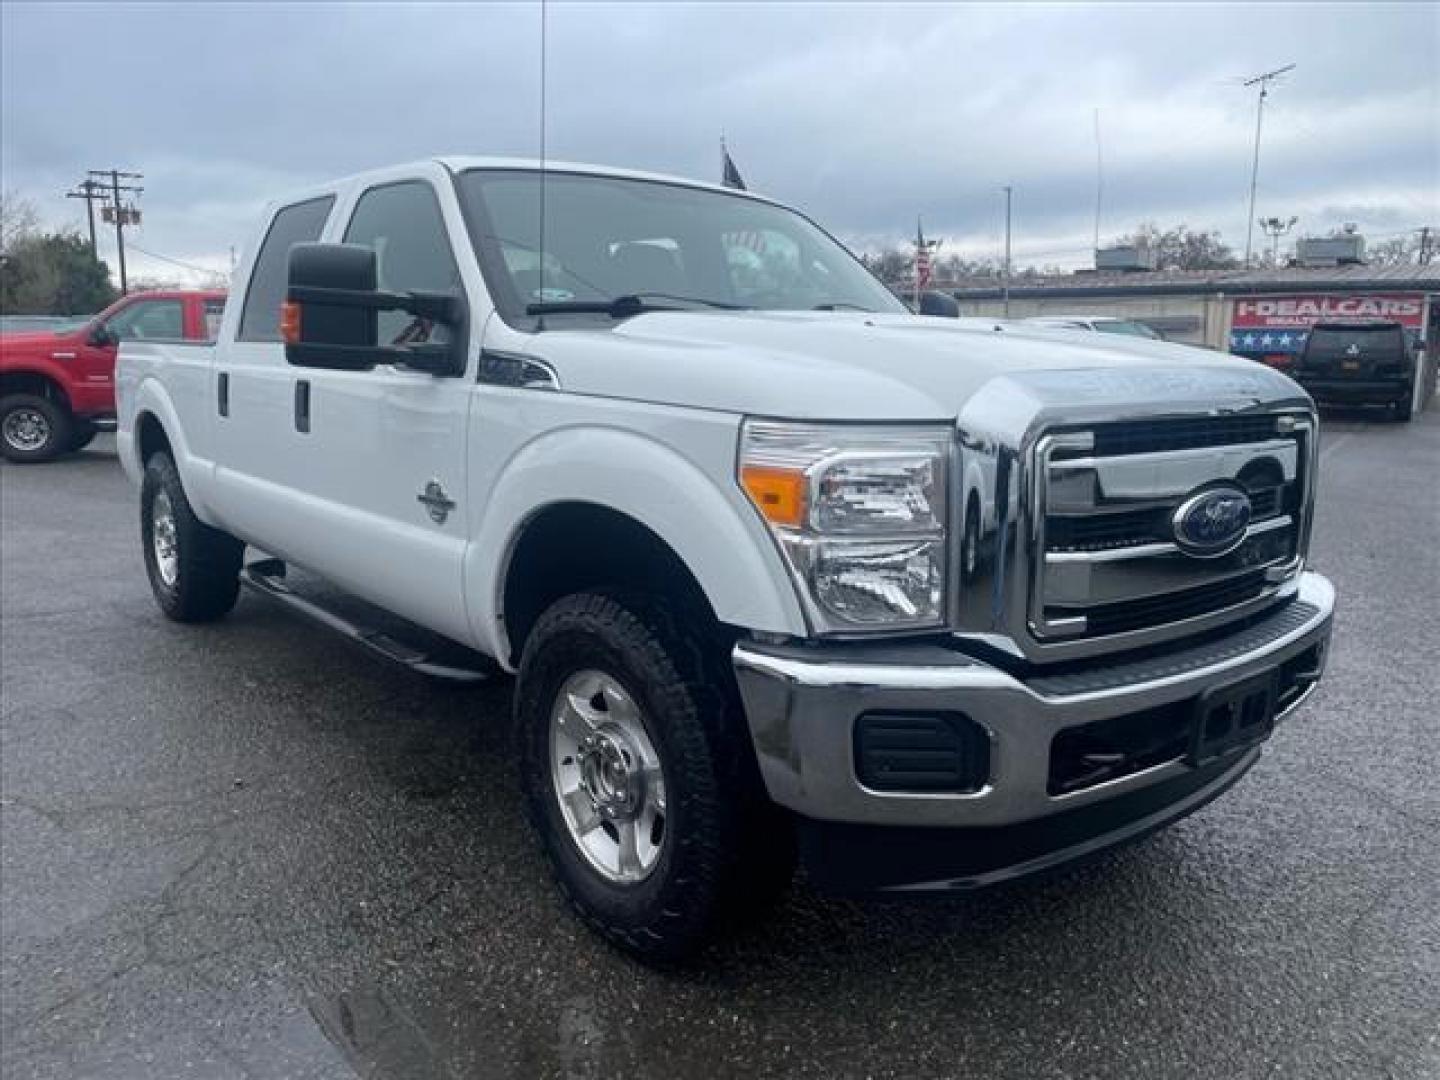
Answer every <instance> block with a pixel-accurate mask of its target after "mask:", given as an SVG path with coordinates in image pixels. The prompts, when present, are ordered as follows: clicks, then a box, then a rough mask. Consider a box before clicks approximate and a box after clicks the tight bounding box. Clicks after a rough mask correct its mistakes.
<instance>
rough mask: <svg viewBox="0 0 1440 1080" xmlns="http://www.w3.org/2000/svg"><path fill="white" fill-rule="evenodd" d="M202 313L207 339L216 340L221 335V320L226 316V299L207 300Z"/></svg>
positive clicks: (203, 328) (202, 327) (203, 327)
mask: <svg viewBox="0 0 1440 1080" xmlns="http://www.w3.org/2000/svg"><path fill="white" fill-rule="evenodd" d="M200 314H201V319H202V326H201V329H202V330H203V331H204V333H205V340H206V341H214V340H215V339H216V338H218V337H219V336H220V322H221V320H222V319H224V318H225V301H224V300H218V299H217V300H206V301H205V304H204V307H203V308H202V309H201V312H200Z"/></svg>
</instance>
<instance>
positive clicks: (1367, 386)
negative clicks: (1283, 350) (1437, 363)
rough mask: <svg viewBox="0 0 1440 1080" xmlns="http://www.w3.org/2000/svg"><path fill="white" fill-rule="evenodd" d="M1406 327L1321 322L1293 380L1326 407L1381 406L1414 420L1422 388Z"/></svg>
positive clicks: (1398, 417) (1373, 321)
mask: <svg viewBox="0 0 1440 1080" xmlns="http://www.w3.org/2000/svg"><path fill="white" fill-rule="evenodd" d="M1420 372H1421V363H1420V356H1419V350H1418V349H1412V348H1411V345H1410V342H1409V341H1408V340H1407V339H1406V336H1405V327H1404V326H1402V325H1401V324H1400V323H1398V322H1394V321H1388V322H1387V321H1384V320H1379V319H1369V320H1352V321H1341V322H1336V321H1328V322H1317V323H1316V324H1315V325H1314V326H1312V327H1311V328H1310V332H1309V334H1308V335H1307V336H1306V338H1305V347H1304V348H1303V349H1301V350H1300V355H1299V356H1298V357H1297V358H1296V360H1295V365H1294V367H1293V369H1292V370H1291V372H1290V374H1291V375H1292V376H1293V377H1294V379H1295V381H1296V382H1298V383H1299V384H1300V385H1301V386H1303V387H1305V389H1306V390H1307V391H1309V393H1310V394H1311V396H1312V397H1314V398H1315V399H1316V400H1317V401H1319V402H1320V403H1321V404H1336V405H1380V406H1384V407H1386V408H1388V409H1389V410H1390V414H1391V415H1392V416H1393V417H1394V418H1395V419H1396V420H1398V421H1401V422H1404V421H1406V420H1409V419H1410V417H1411V414H1412V413H1413V412H1414V408H1415V397H1416V390H1417V389H1418V388H1420V387H1421V386H1422V384H1423V380H1422V379H1421V377H1420Z"/></svg>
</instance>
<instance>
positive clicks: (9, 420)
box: [0, 394, 75, 464]
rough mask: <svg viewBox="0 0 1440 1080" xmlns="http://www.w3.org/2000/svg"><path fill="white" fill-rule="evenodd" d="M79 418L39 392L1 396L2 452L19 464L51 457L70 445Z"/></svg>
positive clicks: (33, 462)
mask: <svg viewBox="0 0 1440 1080" xmlns="http://www.w3.org/2000/svg"><path fill="white" fill-rule="evenodd" d="M74 423H75V418H74V417H73V416H71V415H70V410H69V409H67V408H65V407H64V406H63V405H57V404H56V403H55V402H53V401H51V400H50V399H49V398H44V397H41V396H40V395H38V394H10V395H8V396H6V397H4V398H0V454H4V455H5V459H6V460H7V461H13V462H15V463H16V464H36V463H38V462H41V461H51V460H53V459H54V458H57V457H59V456H60V455H61V454H63V453H65V452H66V451H67V450H69V449H70V441H71V438H72V432H73V429H74Z"/></svg>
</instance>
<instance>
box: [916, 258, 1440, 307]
mask: <svg viewBox="0 0 1440 1080" xmlns="http://www.w3.org/2000/svg"><path fill="white" fill-rule="evenodd" d="M935 288H937V289H941V290H944V291H946V292H949V293H952V294H953V295H954V296H955V297H956V298H957V299H960V300H989V299H996V298H998V297H1000V296H1001V295H1002V289H1001V286H1000V282H999V281H998V280H997V279H995V278H993V277H985V278H970V279H968V280H962V281H955V282H937V283H936V285H935ZM1354 289H1389V290H1399V291H1405V292H1412V291H1420V292H1440V263H1432V264H1431V265H1429V266H1361V265H1350V266H1280V267H1274V268H1272V269H1265V270H1139V271H1132V272H1130V273H1091V272H1086V271H1082V272H1080V273H1076V274H1063V275H1054V276H1050V277H1023V278H1012V279H1011V281H1010V295H1011V296H1012V297H1013V296H1030V297H1052V296H1053V297H1059V296H1073V297H1082V296H1132V295H1136V294H1150V295H1170V296H1174V295H1181V294H1186V293H1230V294H1236V293H1283V292H1297V291H1300V292H1337V291H1350V290H1354Z"/></svg>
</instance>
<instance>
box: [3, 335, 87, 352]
mask: <svg viewBox="0 0 1440 1080" xmlns="http://www.w3.org/2000/svg"><path fill="white" fill-rule="evenodd" d="M80 337H81V335H79V334H77V333H75V332H74V331H67V332H65V333H63V334H57V333H55V331H53V330H21V331H18V332H16V333H11V334H0V351H3V352H5V353H11V352H14V353H22V352H25V353H48V352H49V351H50V350H52V349H67V348H73V347H74V346H75V345H76V343H77V342H79V340H80Z"/></svg>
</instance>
